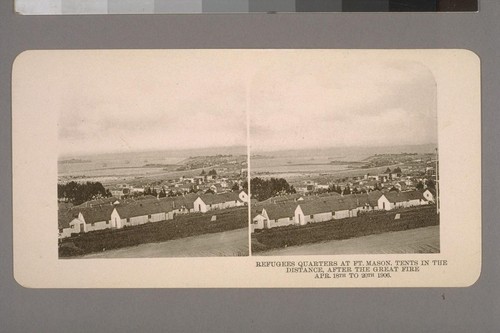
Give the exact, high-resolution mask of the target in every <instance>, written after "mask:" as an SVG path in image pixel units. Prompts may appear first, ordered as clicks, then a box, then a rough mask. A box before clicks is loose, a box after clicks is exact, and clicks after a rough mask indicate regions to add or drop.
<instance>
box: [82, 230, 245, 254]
mask: <svg viewBox="0 0 500 333" xmlns="http://www.w3.org/2000/svg"><path fill="white" fill-rule="evenodd" d="M244 255H248V229H246V228H245V229H237V230H231V231H225V232H219V233H214V234H205V235H201V236H193V237H187V238H182V239H175V240H171V241H167V242H162V243H149V244H141V245H138V246H134V247H126V248H122V249H117V250H110V251H105V252H101V253H93V254H89V255H86V256H84V257H83V258H161V257H223V256H244Z"/></svg>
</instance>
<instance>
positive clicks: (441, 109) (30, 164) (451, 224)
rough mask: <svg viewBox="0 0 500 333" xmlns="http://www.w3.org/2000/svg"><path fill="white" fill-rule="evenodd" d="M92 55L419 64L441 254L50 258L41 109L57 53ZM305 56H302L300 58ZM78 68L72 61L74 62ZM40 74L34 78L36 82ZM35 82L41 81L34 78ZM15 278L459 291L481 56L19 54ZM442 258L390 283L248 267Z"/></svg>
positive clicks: (48, 174) (52, 154) (52, 210)
mask: <svg viewBox="0 0 500 333" xmlns="http://www.w3.org/2000/svg"><path fill="white" fill-rule="evenodd" d="M89 52H90V53H95V54H97V53H98V52H101V53H105V54H108V53H110V54H112V55H113V56H116V57H117V58H119V59H121V60H125V59H127V57H130V59H131V61H137V59H140V58H141V57H144V58H147V57H148V55H150V54H151V53H154V52H166V53H168V52H181V53H182V52H185V53H186V54H188V53H189V52H198V53H199V52H203V53H205V54H206V55H207V56H217V55H218V54H222V53H225V54H227V53H231V54H234V56H237V57H238V56H241V59H242V60H241V61H242V66H244V65H245V61H249V59H251V58H253V57H262V56H265V54H266V53H267V52H272V53H275V52H276V53H280V54H281V55H282V56H284V57H286V55H287V54H288V53H290V52H291V53H295V52H304V53H307V52H324V53H325V56H329V57H360V58H362V57H388V58H391V57H398V58H404V59H407V60H414V61H418V62H421V63H422V64H424V65H426V66H427V67H428V68H429V69H430V70H431V71H432V73H433V74H434V76H435V79H436V83H437V89H438V91H437V97H438V99H437V108H438V141H439V160H440V197H441V217H440V253H439V254H398V255H393V254H390V255H386V254H384V255H342V256H314V257H312V256H294V257H265V258H263V257H233V258H226V257H224V258H155V259H85V260H59V259H58V253H57V246H56V244H57V233H56V232H55V227H54V225H55V223H56V222H55V221H57V203H56V200H55V199H54V198H56V184H57V155H58V153H57V152H58V149H57V147H58V141H57V121H58V118H57V117H58V114H57V112H55V111H54V110H51V109H47V108H46V107H44V104H45V102H44V100H45V99H46V96H50V95H51V94H52V93H54V91H53V89H54V88H53V87H55V86H56V85H52V84H51V78H50V71H51V67H50V62H51V61H57V56H58V55H61V54H65V55H66V56H68V55H70V56H74V57H75V58H76V57H81V56H84V55H85V54H88V53H89ZM304 58H306V57H304ZM75 63H78V62H75ZM40 75H41V76H40ZM39 77H44V78H45V79H44V80H43V82H41V81H40V80H37V79H36V78H39ZM12 80H13V81H12V91H13V95H12V119H13V120H12V121H13V123H12V132H13V134H12V135H13V138H12V142H13V233H14V234H13V237H14V239H13V241H14V277H15V279H16V281H17V282H18V283H19V284H21V285H22V286H24V287H29V288H141V287H143V288H191V287H195V288H205V287H466V286H470V285H472V284H473V283H474V282H475V281H477V279H478V278H479V275H480V271H481V123H480V121H481V111H480V110H481V108H480V96H481V94H480V60H479V58H478V57H477V55H476V54H474V53H473V52H471V51H468V50H113V51H102V50H99V51H58V50H55V51H26V52H23V53H22V54H20V55H19V56H18V57H17V59H16V61H15V63H14V68H13V79H12ZM312 259H314V260H336V261H340V260H351V261H352V260H387V259H392V260H400V259H402V260H405V259H418V260H420V259H427V260H436V259H439V260H447V262H448V265H447V266H432V267H429V268H428V269H425V270H424V269H422V270H421V271H420V272H418V273H414V274H398V275H394V276H393V277H392V278H390V279H364V280H363V279H338V280H337V279H314V278H313V276H312V275H310V274H287V273H285V271H284V270H283V268H268V269H262V268H256V262H257V261H262V260H266V261H272V260H275V261H280V260H294V261H301V260H308V261H310V260H312Z"/></svg>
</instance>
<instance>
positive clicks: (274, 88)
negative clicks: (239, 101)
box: [250, 52, 437, 150]
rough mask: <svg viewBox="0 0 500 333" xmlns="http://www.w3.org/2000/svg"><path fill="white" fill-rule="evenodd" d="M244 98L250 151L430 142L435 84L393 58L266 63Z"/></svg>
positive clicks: (316, 56) (311, 57)
mask: <svg viewBox="0 0 500 333" xmlns="http://www.w3.org/2000/svg"><path fill="white" fill-rule="evenodd" d="M252 87H254V89H252V91H251V94H250V101H251V102H250V103H251V104H250V109H251V110H252V113H251V127H250V138H251V146H252V148H253V150H279V149H301V148H309V147H311V148H326V147H339V146H340V147H349V146H397V145H413V144H427V143H437V118H436V117H437V105H436V82H435V79H434V76H433V74H432V73H431V72H430V70H429V69H428V68H427V67H426V66H424V65H422V64H421V63H418V62H413V61H408V60H404V58H401V59H399V58H398V57H386V58H385V59H384V57H383V56H382V57H380V56H371V57H369V56H362V57H360V56H350V57H347V56H343V57H335V56H329V55H328V54H322V53H321V52H320V53H313V54H308V55H307V56H302V57H299V56H292V57H289V58H281V59H274V60H273V61H270V62H268V63H267V64H266V65H265V66H263V67H262V68H260V69H259V71H258V73H257V74H256V75H255V76H254V78H253V85H252Z"/></svg>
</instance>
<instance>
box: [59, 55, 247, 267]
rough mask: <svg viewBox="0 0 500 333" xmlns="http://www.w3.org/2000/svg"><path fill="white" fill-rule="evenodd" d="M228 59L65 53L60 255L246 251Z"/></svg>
mask: <svg viewBox="0 0 500 333" xmlns="http://www.w3.org/2000/svg"><path fill="white" fill-rule="evenodd" d="M229 61H230V60H229ZM76 64H78V66H76ZM228 65H229V63H227V62H225V61H224V60H223V59H219V58H215V57H203V56H200V55H199V54H197V53H191V54H189V55H188V56H186V55H183V56H182V57H180V56H179V54H178V53H176V52H169V53H163V54H159V55H158V54H156V55H155V54H153V55H151V56H149V57H140V59H138V58H134V57H121V58H117V57H116V56H114V55H113V54H112V53H103V54H99V53H94V54H91V55H88V56H87V54H85V53H82V54H79V55H77V56H71V57H64V56H62V57H60V59H59V61H58V63H57V65H56V66H57V70H55V71H54V76H57V78H56V79H57V80H58V82H59V84H60V87H61V90H60V91H58V96H59V98H58V100H55V101H54V102H55V103H54V107H55V108H57V110H56V111H57V112H58V115H59V117H58V147H59V157H58V163H57V168H58V184H57V201H58V229H59V234H58V236H59V237H58V249H59V258H127V257H131V258H137V257H149V258H154V257H207V256H208V257H210V256H246V255H248V252H249V250H248V207H247V206H248V195H247V193H246V192H247V188H246V186H247V182H246V178H247V148H246V138H247V133H246V131H247V126H246V123H245V120H246V113H245V98H246V95H245V86H244V85H243V82H242V81H241V79H240V75H239V73H238V71H225V68H226V66H228ZM200 75H202V76H203V79H200Z"/></svg>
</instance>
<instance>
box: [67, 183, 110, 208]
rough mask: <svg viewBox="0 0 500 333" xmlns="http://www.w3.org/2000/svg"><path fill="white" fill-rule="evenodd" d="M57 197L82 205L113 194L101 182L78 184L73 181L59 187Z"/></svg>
mask: <svg viewBox="0 0 500 333" xmlns="http://www.w3.org/2000/svg"><path fill="white" fill-rule="evenodd" d="M57 196H58V198H60V199H65V200H67V201H68V202H71V203H73V204H74V205H80V204H82V203H84V202H85V201H89V200H92V199H98V198H105V197H110V196H111V192H110V191H109V190H106V189H105V188H104V186H103V185H102V184H101V183H99V182H86V183H77V182H74V181H71V182H69V183H66V184H58V185H57Z"/></svg>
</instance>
